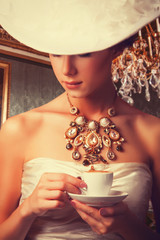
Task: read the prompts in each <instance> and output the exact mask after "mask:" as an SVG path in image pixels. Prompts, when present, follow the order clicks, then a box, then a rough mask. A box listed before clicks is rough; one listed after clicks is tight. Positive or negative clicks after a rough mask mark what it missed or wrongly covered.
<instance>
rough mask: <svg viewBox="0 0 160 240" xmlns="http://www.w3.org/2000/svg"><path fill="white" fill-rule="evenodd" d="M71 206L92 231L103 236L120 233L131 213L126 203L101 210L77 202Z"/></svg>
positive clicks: (73, 201)
mask: <svg viewBox="0 0 160 240" xmlns="http://www.w3.org/2000/svg"><path fill="white" fill-rule="evenodd" d="M71 204H72V206H73V207H74V208H75V209H76V210H77V212H78V213H79V215H80V216H81V218H82V219H83V220H84V221H85V222H87V223H88V224H89V225H90V227H91V228H92V230H93V231H94V232H96V233H98V234H102V235H103V234H107V233H109V232H119V230H120V229H121V226H122V225H124V222H125V221H126V216H127V214H128V211H129V209H128V206H127V204H126V203H124V202H120V203H118V204H116V205H114V206H111V207H104V208H101V209H97V208H93V207H90V206H88V205H85V204H83V203H80V202H78V201H76V200H72V201H71Z"/></svg>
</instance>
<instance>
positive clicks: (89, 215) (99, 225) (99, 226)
mask: <svg viewBox="0 0 160 240" xmlns="http://www.w3.org/2000/svg"><path fill="white" fill-rule="evenodd" d="M71 202H72V203H71V204H72V205H73V206H74V207H75V209H76V211H77V212H78V214H79V215H80V216H81V218H82V219H83V220H84V221H85V222H86V223H88V224H89V225H90V227H91V228H92V230H93V231H94V232H96V233H98V234H105V233H107V228H106V226H105V225H104V224H103V222H101V221H100V219H101V218H102V217H100V215H99V218H98V219H97V217H95V215H94V214H93V212H94V211H93V210H94V208H91V207H88V208H85V211H84V208H83V207H82V206H80V205H81V204H80V205H79V203H78V202H76V201H71ZM82 209H83V210H82ZM86 210H87V211H86ZM95 210H96V209H95Z"/></svg>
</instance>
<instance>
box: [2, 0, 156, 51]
mask: <svg viewBox="0 0 160 240" xmlns="http://www.w3.org/2000/svg"><path fill="white" fill-rule="evenodd" d="M159 15H160V0H0V24H1V25H2V27H3V28H4V29H5V30H6V31H7V32H8V33H9V34H10V35H12V36H13V37H14V38H16V39H17V40H19V41H20V42H21V43H23V44H25V45H27V46H29V47H32V48H34V49H36V50H39V51H43V52H47V53H54V54H80V53H86V52H94V51H99V50H103V49H105V48H108V47H111V46H113V45H115V44H117V43H119V42H121V41H122V40H124V39H126V38H128V37H130V36H131V35H133V34H134V33H136V32H137V31H138V30H139V29H140V28H141V27H143V26H144V25H146V24H147V23H149V22H151V21H152V20H153V19H155V18H156V17H158V16H159Z"/></svg>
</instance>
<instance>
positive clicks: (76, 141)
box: [74, 134, 83, 147]
mask: <svg viewBox="0 0 160 240" xmlns="http://www.w3.org/2000/svg"><path fill="white" fill-rule="evenodd" d="M82 143H83V135H82V134H80V135H78V136H77V137H76V138H75V139H74V145H75V146H76V147H79V146H80V145H81V144H82Z"/></svg>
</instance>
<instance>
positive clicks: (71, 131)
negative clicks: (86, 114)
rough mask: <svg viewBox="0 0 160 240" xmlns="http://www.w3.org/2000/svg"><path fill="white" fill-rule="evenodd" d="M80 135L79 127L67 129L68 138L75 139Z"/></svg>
mask: <svg viewBox="0 0 160 240" xmlns="http://www.w3.org/2000/svg"><path fill="white" fill-rule="evenodd" d="M77 134H78V129H77V127H70V128H68V129H67V131H66V132H65V136H66V138H70V139H74V138H75V137H76V136H77Z"/></svg>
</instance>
